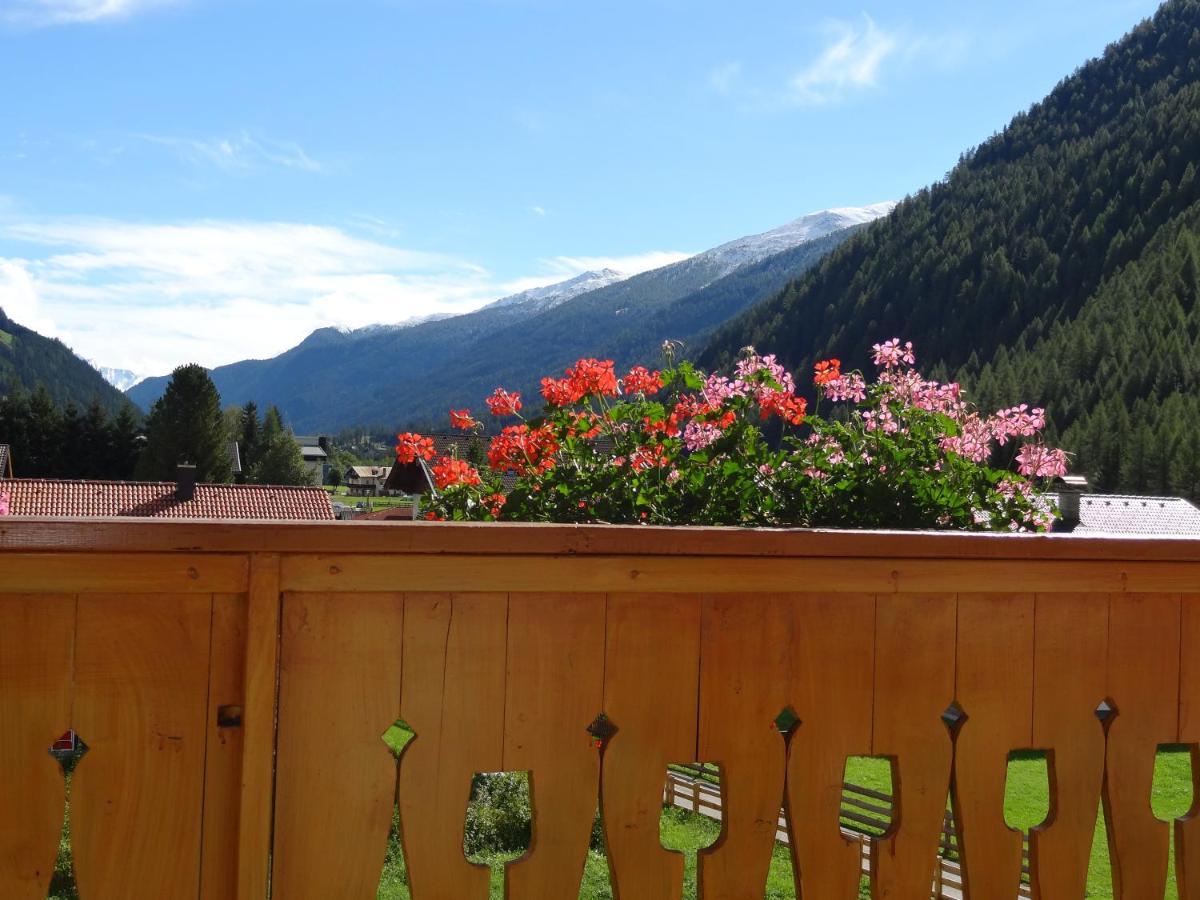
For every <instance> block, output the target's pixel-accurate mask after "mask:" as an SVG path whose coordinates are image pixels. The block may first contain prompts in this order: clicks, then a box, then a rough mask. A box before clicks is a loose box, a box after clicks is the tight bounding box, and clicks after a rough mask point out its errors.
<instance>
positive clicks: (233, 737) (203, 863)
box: [200, 594, 265, 900]
mask: <svg viewBox="0 0 1200 900" xmlns="http://www.w3.org/2000/svg"><path fill="white" fill-rule="evenodd" d="M210 657H211V661H210V663H209V677H208V715H207V717H206V722H205V729H206V732H207V736H206V738H205V741H206V747H205V754H204V826H203V828H204V837H203V844H202V855H201V860H200V896H201V897H202V898H204V900H229V898H232V897H236V896H237V881H238V877H237V876H238V815H239V811H240V801H241V798H242V727H241V723H240V722H239V723H238V724H237V725H236V726H235V725H222V724H221V710H223V709H224V710H226V711H228V710H229V709H230V708H236V709H237V710H244V708H245V699H244V698H245V690H244V680H245V679H244V675H245V670H246V595H245V594H218V595H217V596H215V597H213V609H212V644H211V648H210ZM264 859H265V857H264ZM264 896H265V893H264Z"/></svg>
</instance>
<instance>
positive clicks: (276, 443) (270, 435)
mask: <svg viewBox="0 0 1200 900" xmlns="http://www.w3.org/2000/svg"><path fill="white" fill-rule="evenodd" d="M255 452H256V453H257V460H256V461H255V462H254V463H253V464H252V465H251V467H250V480H251V481H252V482H254V483H255V484H294V485H302V484H311V483H312V475H311V473H310V472H309V470H308V467H307V466H306V465H305V464H304V457H303V456H302V455H301V453H300V445H299V444H297V443H296V441H295V438H293V437H292V432H291V431H290V430H288V429H286V428H284V427H283V420H282V418H281V416H280V415H279V410H278V409H276V408H275V407H274V406H272V407H270V408H268V409H267V414H266V416H265V417H264V419H263V423H262V431H261V435H259V437H258V449H257V450H256V451H255Z"/></svg>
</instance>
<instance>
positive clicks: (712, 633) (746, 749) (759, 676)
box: [697, 594, 792, 900]
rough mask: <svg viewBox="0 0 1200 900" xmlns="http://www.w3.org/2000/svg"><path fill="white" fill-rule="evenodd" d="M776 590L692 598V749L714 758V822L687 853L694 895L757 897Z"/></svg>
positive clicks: (783, 627)
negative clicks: (692, 862)
mask: <svg viewBox="0 0 1200 900" xmlns="http://www.w3.org/2000/svg"><path fill="white" fill-rule="evenodd" d="M788 600H789V598H788V597H787V596H786V595H765V594H748V595H738V594H723V595H714V596H707V597H705V598H704V599H703V601H702V606H701V618H700V661H701V666H700V701H699V703H700V710H699V715H700V719H699V751H698V753H697V758H698V759H703V760H705V761H708V762H715V763H717V764H718V765H720V767H721V791H722V795H723V796H722V798H721V807H722V812H723V827H722V829H721V835H720V837H719V838H718V840H717V842H716V843H715V844H713V845H712V846H711V847H709V848H707V849H706V850H703V851H701V853H700V855H699V856H698V858H697V867H698V868H697V883H698V885H699V891H700V894H701V896H707V897H722V898H727V900H762V896H763V891H764V890H765V888H766V883H767V870H768V869H769V868H770V866H771V853H772V851H773V850H774V849H775V831H776V827H777V822H778V819H779V807H780V804H781V803H782V802H783V784H784V773H785V769H786V766H787V748H786V745H785V744H784V741H783V737H782V736H781V735H780V734H779V732H778V730H777V729H776V727H775V721H774V720H775V717H776V716H777V715H779V713H780V712H781V711H782V710H783V708H784V707H785V706H787V705H788V676H789V674H790V672H789V663H790V658H791V644H792V641H791V634H792V609H791V605H790V603H789V602H788Z"/></svg>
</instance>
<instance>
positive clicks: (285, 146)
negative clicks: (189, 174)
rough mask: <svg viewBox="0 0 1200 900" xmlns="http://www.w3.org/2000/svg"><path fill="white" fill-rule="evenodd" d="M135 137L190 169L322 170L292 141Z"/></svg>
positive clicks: (245, 134)
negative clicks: (166, 150) (174, 155)
mask: <svg viewBox="0 0 1200 900" xmlns="http://www.w3.org/2000/svg"><path fill="white" fill-rule="evenodd" d="M137 137H139V138H141V139H142V140H144V141H148V142H150V143H152V144H159V145H161V146H164V147H168V148H169V149H171V150H173V151H174V152H175V153H177V154H178V155H179V156H180V158H181V159H183V160H185V161H186V162H189V163H192V164H193V165H211V166H216V167H217V168H219V169H223V170H225V171H227V172H232V171H243V172H248V171H251V170H253V169H258V168H262V167H264V166H280V167H283V168H287V169H300V170H302V171H305V172H320V171H321V169H322V166H321V164H320V163H319V162H317V160H315V159H313V158H312V157H311V156H309V155H308V154H307V153H305V152H304V148H303V147H301V146H300V145H299V144H297V143H295V142H294V141H278V140H272V139H270V138H264V137H253V136H251V135H250V134H249V133H248V132H245V131H243V132H241V133H240V134H235V135H232V136H229V137H217V138H181V137H169V136H164V135H157V134H139V135H137Z"/></svg>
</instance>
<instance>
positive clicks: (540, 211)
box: [529, 206, 547, 216]
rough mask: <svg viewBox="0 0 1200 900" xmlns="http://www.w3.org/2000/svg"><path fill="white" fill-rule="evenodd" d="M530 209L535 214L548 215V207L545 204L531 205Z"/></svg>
mask: <svg viewBox="0 0 1200 900" xmlns="http://www.w3.org/2000/svg"><path fill="white" fill-rule="evenodd" d="M529 211H530V212H531V213H533V214H534V215H535V216H545V215H547V213H546V208H545V207H544V206H531V207H529Z"/></svg>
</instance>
